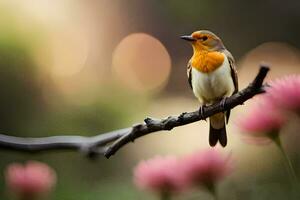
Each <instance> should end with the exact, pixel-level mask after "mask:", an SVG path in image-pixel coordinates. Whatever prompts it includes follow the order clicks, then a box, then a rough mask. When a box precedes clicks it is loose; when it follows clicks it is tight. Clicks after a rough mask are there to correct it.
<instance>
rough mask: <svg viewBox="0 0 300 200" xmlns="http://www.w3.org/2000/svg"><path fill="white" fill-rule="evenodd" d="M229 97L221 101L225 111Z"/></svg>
mask: <svg viewBox="0 0 300 200" xmlns="http://www.w3.org/2000/svg"><path fill="white" fill-rule="evenodd" d="M227 99H228V97H224V98H223V99H222V100H221V107H222V108H223V110H225V106H226V101H227Z"/></svg>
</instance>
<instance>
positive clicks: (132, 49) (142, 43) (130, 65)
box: [112, 33, 171, 92]
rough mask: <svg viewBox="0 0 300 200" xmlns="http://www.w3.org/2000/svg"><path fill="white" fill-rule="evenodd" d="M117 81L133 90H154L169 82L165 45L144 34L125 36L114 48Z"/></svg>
mask: <svg viewBox="0 0 300 200" xmlns="http://www.w3.org/2000/svg"><path fill="white" fill-rule="evenodd" d="M112 68H113V70H112V71H113V75H114V77H115V78H116V80H117V81H118V82H119V83H120V84H122V85H124V84H125V86H126V87H128V88H130V89H132V90H134V91H138V92H140V91H143V92H148V91H153V90H156V89H159V88H162V86H163V85H164V83H166V81H167V80H168V77H169V74H170V70H171V59H170V56H169V53H168V52H167V50H166V48H165V47H164V45H163V44H162V43H161V42H160V41H159V40H158V39H156V38H154V37H152V36H150V35H148V34H145V33H134V34H131V35H128V36H127V37H125V38H124V39H123V40H122V41H121V42H120V43H119V44H118V46H117V47H116V49H115V51H114V53H113V59H112Z"/></svg>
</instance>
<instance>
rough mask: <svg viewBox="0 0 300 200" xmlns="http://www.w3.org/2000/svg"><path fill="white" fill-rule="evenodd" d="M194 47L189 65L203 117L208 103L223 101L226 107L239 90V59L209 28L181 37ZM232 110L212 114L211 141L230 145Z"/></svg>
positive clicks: (190, 81) (190, 77)
mask: <svg viewBox="0 0 300 200" xmlns="http://www.w3.org/2000/svg"><path fill="white" fill-rule="evenodd" d="M181 38H182V39H184V40H186V41H188V42H189V43H190V44H191V45H192V47H193V55H192V57H191V59H190V60H189V62H188V65H187V76H188V83H189V85H190V87H191V88H192V90H193V93H194V95H195V97H196V98H197V99H198V100H199V102H200V108H199V115H200V116H201V117H202V118H203V117H204V116H203V110H204V107H205V106H208V105H211V104H214V103H217V102H221V105H222V106H224V108H225V103H226V99H227V98H228V97H229V96H231V95H233V94H235V93H237V92H238V77H237V70H236V64H235V60H234V58H233V56H232V54H231V53H230V52H229V51H228V50H227V49H226V47H225V46H224V44H223V42H222V40H221V39H220V38H219V37H218V36H217V35H216V34H214V33H213V32H211V31H208V30H200V31H195V32H193V33H192V34H190V35H183V36H181ZM229 116H230V110H227V111H225V112H221V113H217V114H214V115H213V116H210V117H209V124H210V128H209V144H210V146H212V147H214V146H215V145H216V144H217V143H218V141H219V143H220V144H221V146H223V147H225V146H226V145H227V133H226V124H227V123H228V120H229Z"/></svg>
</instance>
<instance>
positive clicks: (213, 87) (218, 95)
mask: <svg viewBox="0 0 300 200" xmlns="http://www.w3.org/2000/svg"><path fill="white" fill-rule="evenodd" d="M192 86H193V92H194V94H195V96H196V97H197V98H198V99H199V101H200V102H201V103H202V104H211V103H214V102H216V101H219V100H220V99H222V98H223V97H228V96H230V95H232V93H233V92H234V84H233V80H232V77H231V69H230V64H229V61H228V59H227V57H225V59H224V62H223V64H222V66H220V67H219V68H218V69H216V70H215V71H213V72H210V73H202V72H200V71H198V70H197V69H195V68H193V67H192Z"/></svg>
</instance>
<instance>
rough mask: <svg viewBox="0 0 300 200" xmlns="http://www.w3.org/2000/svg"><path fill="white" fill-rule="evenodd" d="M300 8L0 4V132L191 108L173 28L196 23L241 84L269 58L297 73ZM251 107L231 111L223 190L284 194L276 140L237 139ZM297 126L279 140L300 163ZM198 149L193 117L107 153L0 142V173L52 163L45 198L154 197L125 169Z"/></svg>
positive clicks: (172, 1) (85, 126)
mask: <svg viewBox="0 0 300 200" xmlns="http://www.w3.org/2000/svg"><path fill="white" fill-rule="evenodd" d="M299 9H300V1H297V0H286V1H284V3H283V2H282V1H279V0H268V1H259V0H252V1H240V0H227V1H214V0H190V1H180V0H153V1H146V0H144V1H141V0H131V1H126V0H115V1H108V0H98V1H97V0H92V1H83V0H40V1H33V0H27V1H21V0H1V1H0V91H1V96H0V132H1V133H3V134H8V135H15V136H36V137H38V136H50V135H86V136H89V135H95V134H99V133H102V132H106V131H109V130H113V129H118V128H123V127H127V126H130V125H131V124H133V123H136V122H141V121H142V120H143V119H144V117H146V116H152V117H156V118H160V117H165V116H168V115H175V114H179V113H181V112H184V111H193V110H196V109H198V106H199V105H198V103H197V100H196V99H195V98H194V96H193V93H192V91H191V90H190V88H189V85H188V83H187V77H186V64H187V62H188V60H189V58H190V56H191V53H192V49H191V47H190V46H189V44H187V43H186V42H184V41H182V40H180V38H179V36H180V35H184V34H190V33H191V32H193V31H195V30H200V29H209V30H211V31H213V32H214V33H216V34H217V35H219V36H220V37H221V38H222V40H223V42H224V44H225V46H226V47H227V48H228V49H229V50H230V51H231V53H232V54H233V55H234V57H235V59H236V61H237V65H238V67H239V68H238V74H239V82H240V88H243V87H245V86H246V85H247V84H248V83H249V82H250V81H251V80H252V79H253V78H254V76H255V75H256V73H257V71H258V68H259V63H261V62H262V61H264V62H267V63H269V64H270V65H271V72H270V74H269V76H268V78H267V79H268V80H270V79H274V78H276V77H281V76H283V75H286V74H294V73H299V72H300V51H299V48H300V37H299V35H300V12H299ZM250 104H251V101H249V102H247V103H246V104H245V105H244V106H240V107H238V108H236V109H234V110H233V112H232V117H231V123H230V125H229V127H228V129H227V130H228V135H229V144H228V146H227V148H226V149H224V151H226V152H228V153H231V154H232V155H233V156H234V158H235V159H236V161H237V167H236V170H235V173H234V174H233V175H232V176H231V177H230V178H228V179H227V180H226V181H225V182H223V183H222V184H221V185H220V193H222V194H224V196H223V198H224V199H231V200H234V199H271V198H272V199H276V198H277V199H283V198H285V199H288V196H289V186H290V185H289V180H288V179H287V174H286V171H285V169H284V165H283V163H282V162H281V158H280V155H279V153H278V150H277V149H276V148H275V146H273V145H266V146H260V147H257V146H253V145H249V144H246V143H244V142H243V140H242V139H241V137H240V134H239V130H238V128H237V126H236V120H237V118H239V117H241V116H242V115H243V113H245V112H246V111H247V107H249V105H250ZM298 124H299V123H297V121H295V122H293V121H291V122H290V127H287V129H286V130H285V132H287V134H284V137H283V143H284V146H285V147H286V148H287V151H288V154H289V155H290V157H291V158H292V161H293V164H294V165H295V168H296V169H299V166H300V157H299V144H297V140H298V141H299V139H300V136H299V134H298V133H297V129H295V127H297V128H298V130H300V127H299V125H298ZM297 134H298V135H297ZM205 148H208V123H206V122H199V123H194V124H190V125H187V126H184V127H179V128H176V129H174V130H172V131H171V132H170V133H167V132H159V133H156V134H152V135H149V136H146V137H143V138H140V139H138V140H137V141H136V142H135V143H134V144H129V145H128V146H126V147H125V148H123V149H121V151H119V152H118V153H117V154H116V155H115V156H113V157H112V158H111V159H109V160H107V159H105V158H99V159H96V160H89V159H87V158H86V157H84V156H83V155H82V154H79V153H78V152H62V151H57V152H55V151H54V152H50V153H49V152H48V153H43V154H28V153H22V152H12V151H7V150H3V149H1V152H0V157H1V160H0V171H1V172H3V170H4V169H5V167H6V166H7V165H8V164H9V163H11V162H22V161H25V160H39V161H43V162H46V163H48V164H49V165H50V166H52V167H53V168H54V169H55V170H56V172H57V174H58V185H57V187H56V190H55V191H54V193H53V194H52V198H51V199H57V200H73V199H74V200H75V199H87V200H88V199H106V200H109V199H142V198H143V199H155V197H154V196H152V195H151V194H145V193H142V192H140V191H138V190H137V189H136V188H135V186H134V185H133V183H132V168H133V167H134V166H135V165H136V164H137V163H138V162H139V161H140V160H143V159H148V158H151V157H153V156H154V155H170V154H171V155H178V156H181V155H185V154H187V153H190V152H193V151H195V150H199V149H205ZM298 174H299V175H300V170H298ZM0 188H1V190H0V199H8V195H7V192H6V187H5V183H4V177H3V173H1V175H0ZM201 195H202V197H203V199H210V196H209V195H207V194H205V193H204V194H201ZM178 198H180V197H178Z"/></svg>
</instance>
